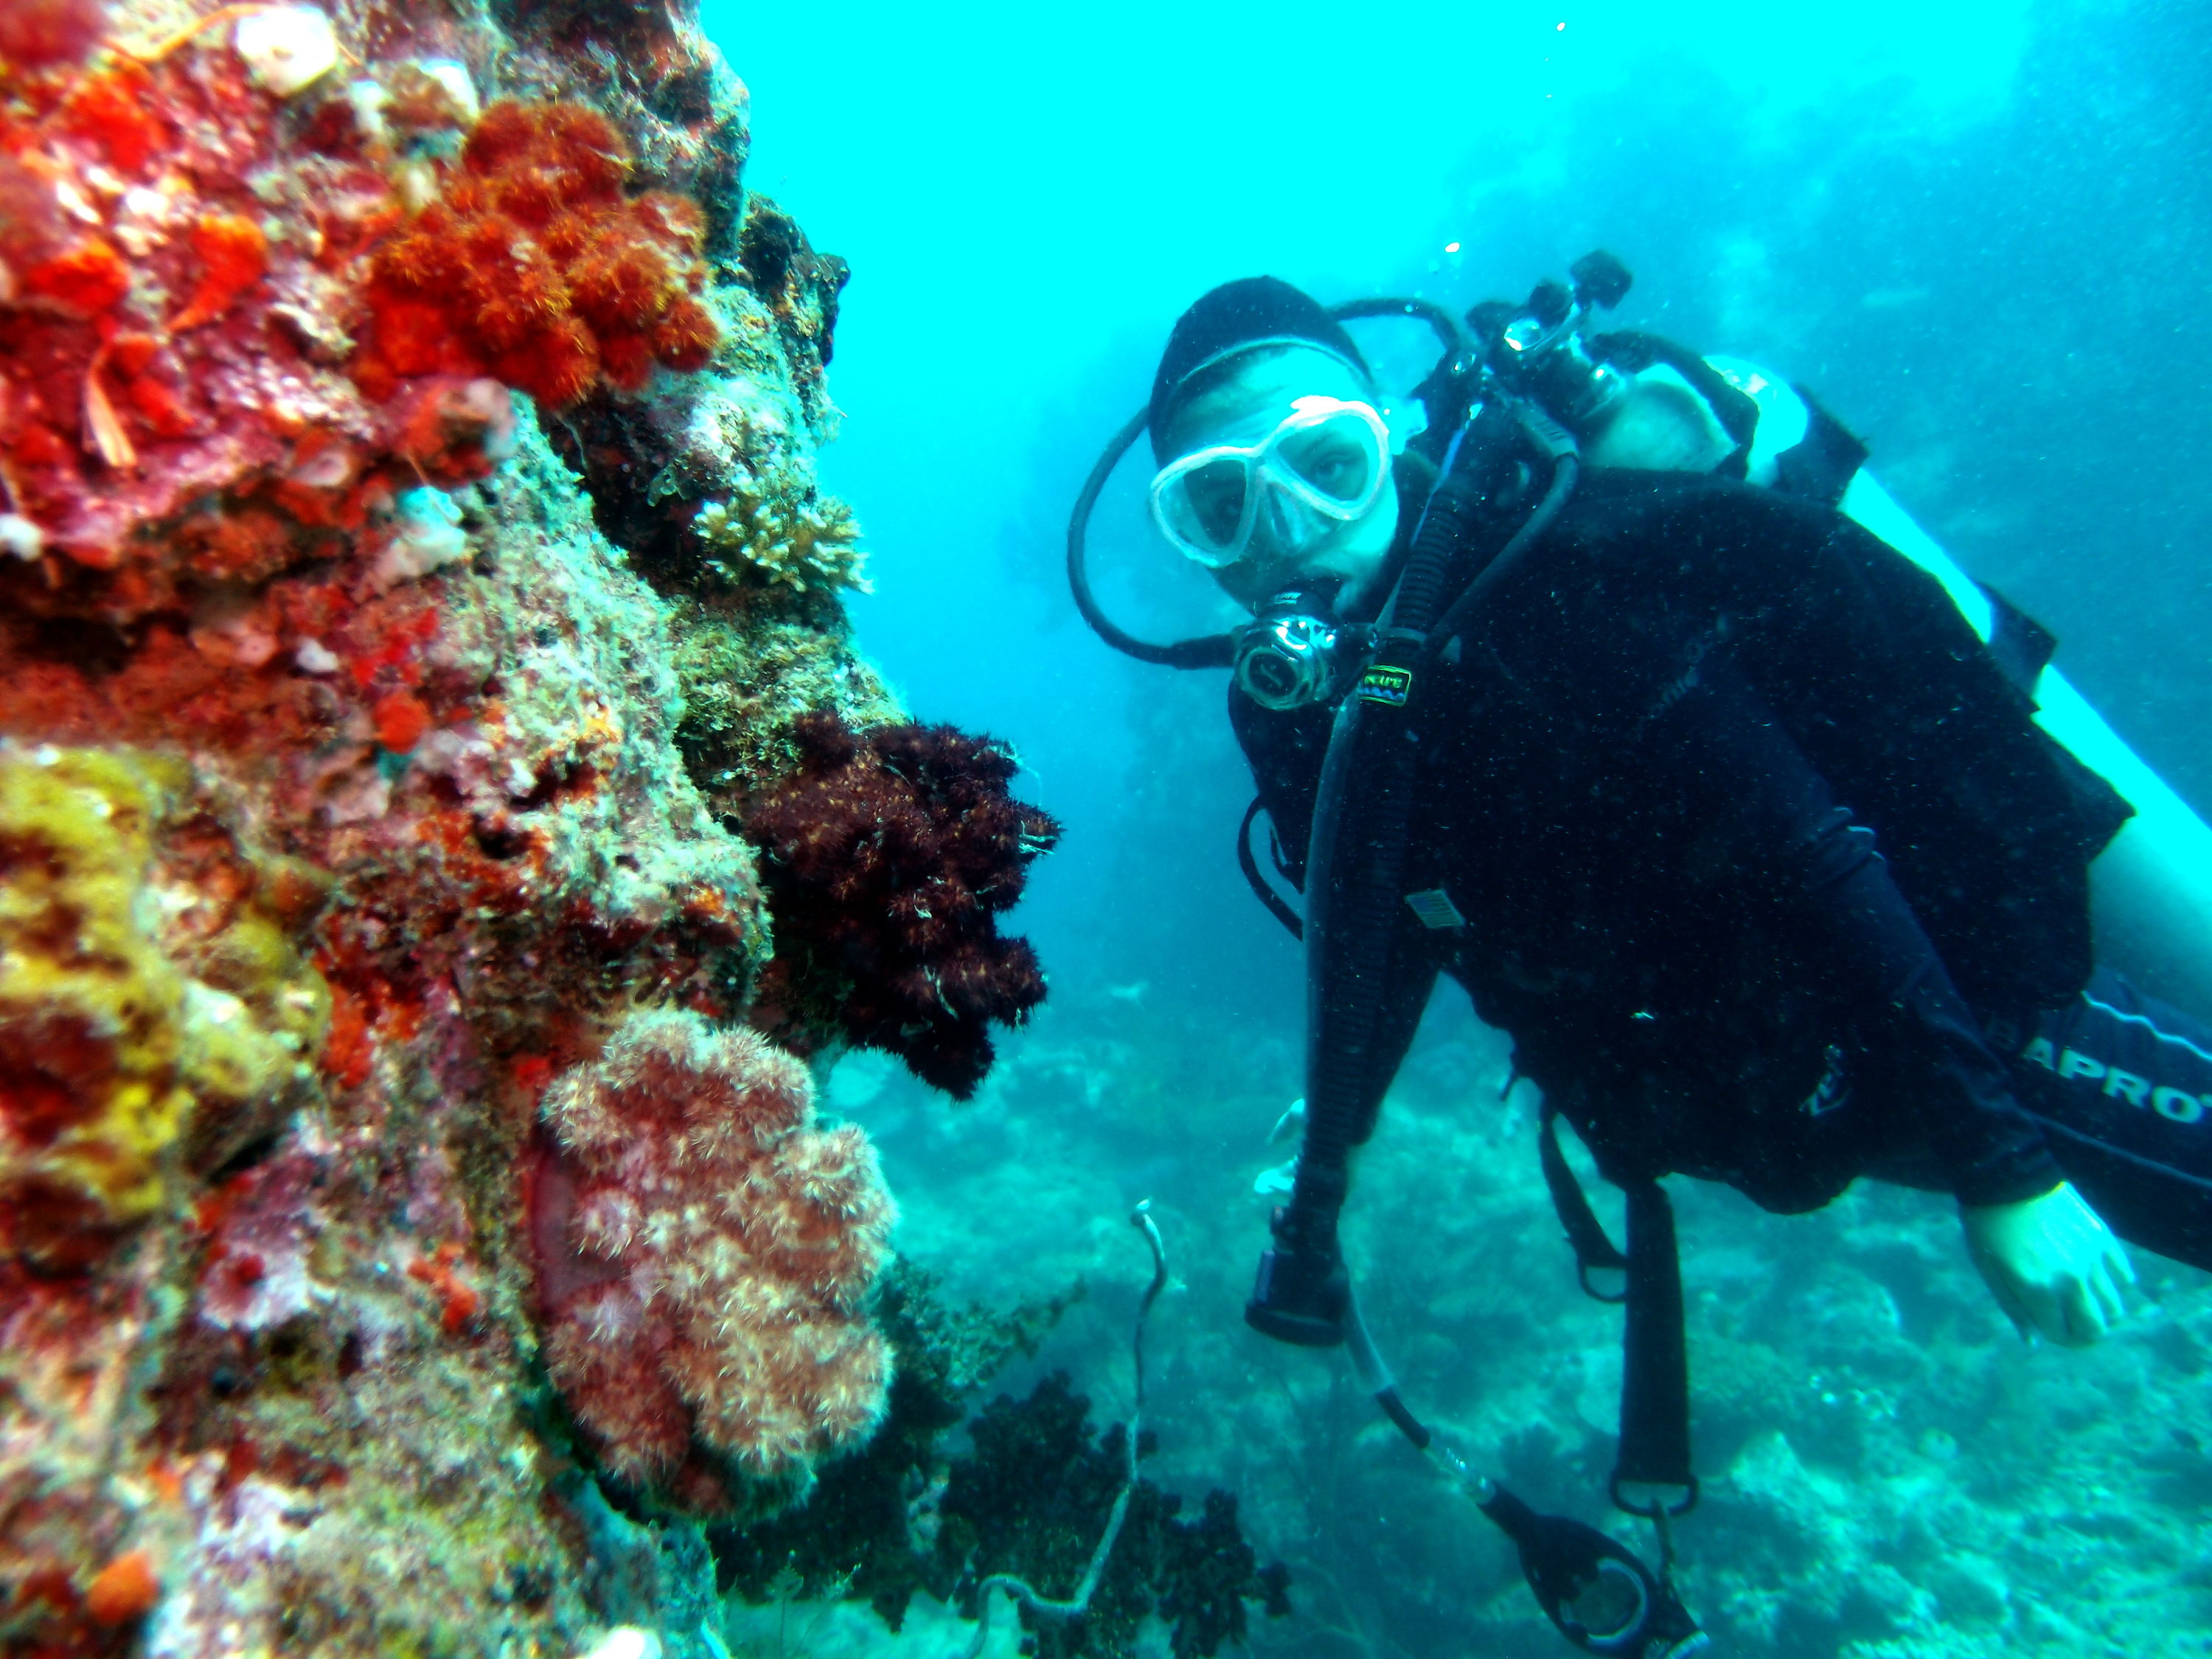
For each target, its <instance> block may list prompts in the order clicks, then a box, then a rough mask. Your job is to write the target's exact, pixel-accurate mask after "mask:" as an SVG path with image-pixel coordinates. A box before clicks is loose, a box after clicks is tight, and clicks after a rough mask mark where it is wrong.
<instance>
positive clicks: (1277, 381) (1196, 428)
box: [1169, 346, 1368, 454]
mask: <svg viewBox="0 0 2212 1659" xmlns="http://www.w3.org/2000/svg"><path fill="white" fill-rule="evenodd" d="M1367 396H1368V392H1367V388H1366V387H1364V386H1362V385H1361V384H1360V383H1359V376H1358V374H1355V373H1354V372H1353V370H1352V366H1351V365H1350V364H1349V363H1346V362H1344V361H1343V359H1341V358H1340V357H1335V356H1331V355H1330V354H1329V353H1328V352H1326V351H1316V350H1310V349H1307V348H1306V347H1304V346H1293V347H1291V349H1288V350H1285V351H1277V352H1266V353H1255V354H1254V356H1253V357H1252V359H1251V361H1250V362H1248V363H1244V364H1242V365H1239V366H1238V367H1237V368H1236V369H1235V372H1233V373H1232V374H1229V375H1228V376H1227V377H1226V378H1225V379H1224V380H1220V381H1218V383H1216V384H1215V385H1213V386H1208V387H1207V388H1206V390H1205V391H1204V392H1200V393H1199V394H1198V395H1197V396H1195V397H1194V398H1191V399H1190V400H1189V401H1188V402H1187V403H1185V404H1183V405H1182V407H1181V408H1179V409H1177V410H1176V413H1175V417H1174V419H1173V420H1172V421H1170V422H1169V441H1170V447H1171V448H1173V449H1175V450H1176V451H1178V452H1179V453H1184V454H1188V453H1189V452H1190V451H1192V450H1194V449H1202V448H1204V447H1206V446H1207V445H1209V444H1218V443H1243V442H1249V441H1253V440H1255V439H1258V438H1261V437H1264V436H1265V435H1267V433H1268V432H1269V431H1271V430H1273V428H1274V427H1275V426H1276V424H1277V423H1278V422H1280V421H1281V420H1282V419H1283V417H1284V416H1286V415H1288V414H1289V413H1290V412H1291V405H1292V404H1295V403H1296V402H1297V400H1298V399H1299V398H1314V397H1321V398H1344V399H1345V400H1346V401H1352V400H1355V399H1364V398H1366V397H1367Z"/></svg>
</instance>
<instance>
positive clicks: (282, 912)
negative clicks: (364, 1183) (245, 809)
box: [0, 744, 330, 1269]
mask: <svg viewBox="0 0 2212 1659" xmlns="http://www.w3.org/2000/svg"><path fill="white" fill-rule="evenodd" d="M320 896H321V895H320V890H319V886H318V885H317V884H316V883H315V881H314V880H313V878H312V876H311V875H309V874H308V873H307V872H304V871H303V870H301V868H300V867H299V866H294V865H292V864H290V863H289V861H285V860H269V859H264V858H261V857H258V856H257V855H255V854H252V853H251V852H250V851H249V850H248V849H246V848H244V847H242V846H241V845H240V842H239V841H238V839H237V837H236V836H234V834H233V833H232V831H231V829H230V828H229V826H228V824H227V823H225V822H224V820H223V817H222V814H221V812H220V810H219V806H218V804H217V803H216V802H215V801H214V800H212V799H210V798H208V797H207V796H206V795H205V794H204V793H203V792H201V791H200V790H199V789H198V788H197V787H196V785H195V783H194V781H193V778H192V775H191V772H190V770H189V769H188V768H187V767H186V766H185V763H183V762H181V761H178V760H173V759H168V758H166V757H158V756H153V755H147V754H137V753H133V752H131V751H129V750H103V749H55V748H52V747H46V746H41V747H38V748H24V747H21V746H19V745H15V744H0V1256H5V1255H15V1256H21V1257H25V1258H27V1259H29V1260H31V1261H34V1262H36V1263H37V1264H38V1265H40V1266H41V1267H47V1268H50V1269H65V1268H75V1267H84V1266H88V1265H89V1264H90V1262H91V1261H94V1260H95V1259H96V1258H97V1257H98V1255H100V1253H101V1252H102V1251H103V1250H104V1249H105V1248H106V1246H107V1244H109V1243H111V1242H112V1240H113V1239H114V1238H115V1237H117V1236H118V1234H119V1233H120V1232H121V1231H123V1230H124V1229H125V1228H127V1227H129V1226H130V1225H131V1224H132V1223H134V1222H137V1221H139V1220H143V1218H146V1217H148V1216H149V1215H151V1214H153V1213H155V1212H156V1211H158V1210H160V1209H161V1208H162V1207H163V1206H165V1204H167V1202H168V1201H169V1200H170V1199H171V1196H172V1193H173V1183H174V1177H175V1176H177V1175H178V1174H179V1173H180V1172H181V1171H183V1170H185V1169H186V1168H187V1167H189V1166H190V1165H191V1164H195V1163H197V1164H209V1163H212V1162H214V1161H216V1160H219V1159H220V1158H222V1157H223V1156H225V1155H227V1153H228V1152H229V1151H230V1150H231V1149H233V1148H234V1147H235V1146H237V1145H239V1144H240V1143H241V1142H242V1141H243V1140H246V1139H252V1137H253V1136H255V1135H258V1134H259V1133H264V1132H265V1131H266V1130H267V1129H268V1128H270V1127H273V1125H274V1121H275V1117H274V1114H275V1113H276V1110H278V1109H281V1108H282V1106H283V1104H284V1103H286V1101H287V1099H288V1097H289V1096H290V1094H291V1093H292V1091H293V1090H294V1089H295V1086H296V1085H299V1084H301V1083H302V1082H304V1081H305V1080H306V1079H307V1077H308V1076H309V1075H310V1063H311V1062H312V1060H313V1057H314V1055H315V1053H316V1051H317V1050H318V1049H319V1047H320V1045H321V1042H322V1037H323V1032H324V1028H325V1024H326V1022H327V1019H328V1015H329V1006H330V1002H329V993H328V991H327V989H326V987H325V986H324V984H323V981H322V978H321V976H320V975H318V974H317V973H316V972H315V970H314V969H313V967H311V966H310V965H308V964H307V963H306V962H305V961H303V960H302V959H301V957H300V956H299V954H298V952H297V951H295V949H294V946H293V944H292V940H291V937H290V934H291V932H292V930H293V928H294V927H296V926H297V925H298V924H299V923H300V922H301V921H303V920H304V919H305V916H306V915H307V912H308V911H310V910H311V909H312V908H313V907H314V906H315V905H316V904H317V903H319V900H320Z"/></svg>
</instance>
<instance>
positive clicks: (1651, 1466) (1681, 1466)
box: [1610, 1180, 1698, 1518]
mask: <svg viewBox="0 0 2212 1659" xmlns="http://www.w3.org/2000/svg"><path fill="white" fill-rule="evenodd" d="M1623 1190H1624V1191H1625V1192H1626V1194H1628V1318H1627V1322H1626V1329H1625V1331H1624V1333H1623V1335H1622V1340H1621V1374H1620V1452H1619V1454H1618V1455H1616V1456H1615V1458H1614V1459H1613V1480H1612V1481H1611V1483H1610V1490H1611V1492H1612V1494H1613V1504H1614V1507H1616V1508H1618V1509H1620V1510H1624V1511H1626V1513H1627V1514H1630V1515H1642V1516H1652V1517H1654V1518H1656V1515H1657V1513H1658V1511H1659V1510H1662V1509H1664V1510H1666V1511H1667V1512H1668V1514H1670V1515H1686V1514H1688V1513H1689V1512H1690V1511H1691V1510H1693V1509H1695V1508H1696V1507H1697V1504H1698V1477H1697V1476H1696V1475H1695V1474H1692V1472H1691V1469H1690V1357H1689V1345H1688V1343H1687V1341H1686V1339H1685V1336H1684V1333H1683V1329H1682V1269H1681V1262H1680V1255H1679V1253H1678V1251H1677V1250H1676V1248H1675V1242H1674V1206H1673V1205H1672V1204H1670V1203H1669V1202H1668V1199H1667V1191H1666V1188H1663V1187H1662V1186H1661V1185H1660V1184H1659V1183H1658V1182H1656V1181H1652V1180H1644V1181H1638V1182H1630V1183H1629V1184H1628V1185H1627V1186H1626V1188H1623ZM1625 1485H1633V1486H1679V1487H1681V1488H1682V1489H1683V1490H1684V1493H1685V1496H1684V1497H1683V1498H1682V1500H1681V1501H1680V1503H1679V1504H1668V1503H1667V1502H1666V1500H1665V1499H1664V1498H1656V1497H1655V1498H1652V1499H1651V1501H1650V1503H1648V1504H1634V1503H1631V1502H1630V1501H1628V1499H1627V1498H1625V1497H1624V1496H1623V1495H1622V1493H1621V1488H1622V1486H1625Z"/></svg>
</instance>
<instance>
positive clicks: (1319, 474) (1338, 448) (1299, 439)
mask: <svg viewBox="0 0 2212 1659" xmlns="http://www.w3.org/2000/svg"><path fill="white" fill-rule="evenodd" d="M1276 453H1278V454H1279V455H1280V456H1281V458H1282V459H1283V461H1284V463H1285V465H1288V466H1289V467H1291V469H1292V470H1293V471H1296V472H1297V475H1298V476H1299V477H1301V478H1304V480H1305V481H1306V482H1307V483H1310V484H1311V485H1312V486H1313V487H1314V488H1315V489H1318V490H1319V491H1321V493H1322V495H1328V496H1331V497H1333V498H1334V499H1335V500H1337V501H1358V499H1359V497H1360V496H1361V495H1364V494H1365V493H1366V490H1367V486H1368V483H1369V480H1370V477H1372V469H1373V467H1374V465H1375V458H1374V455H1373V453H1372V451H1371V446H1370V445H1368V444H1365V443H1363V442H1361V441H1360V438H1359V436H1358V435H1354V434H1352V433H1350V432H1347V431H1346V430H1345V429H1344V428H1342V427H1341V426H1339V425H1336V424H1334V423H1332V424H1331V425H1328V426H1320V427H1316V428H1313V429H1312V430H1310V431H1307V432H1293V433H1291V435H1289V436H1287V437H1285V439H1284V440H1283V441H1282V445H1281V447H1279V449H1278V451H1277V452H1276Z"/></svg>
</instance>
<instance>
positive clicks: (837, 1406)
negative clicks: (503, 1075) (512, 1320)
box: [531, 1010, 892, 1507]
mask: <svg viewBox="0 0 2212 1659" xmlns="http://www.w3.org/2000/svg"><path fill="white" fill-rule="evenodd" d="M541 1111H542V1114H543V1116H544V1121H545V1123H546V1125H547V1127H549V1129H550V1131H551V1133H552V1134H553V1136H554V1138H555V1139H556V1141H557V1143H558V1150H557V1151H550V1150H549V1152H548V1153H547V1154H546V1158H545V1160H544V1164H542V1166H541V1168H540V1169H539V1170H538V1175H537V1177H536V1179H535V1181H534V1182H533V1183H532V1198H531V1209H532V1234H533V1237H534V1239H535V1242H536V1247H537V1255H538V1269H539V1293H540V1297H541V1299H542V1301H543V1303H544V1308H545V1311H546V1315H547V1318H548V1323H549V1326H550V1328H549V1330H548V1333H547V1337H546V1344H545V1355H546V1366H547V1370H549V1372H550V1375H551V1376H552V1378H553V1381H554V1382H555V1383H556V1385H558V1387H559V1388H560V1389H561V1390H562V1394H563V1395H564V1396H565V1397H566V1398H567V1400H568V1407H569V1409H570V1411H571V1412H572V1413H574V1417H575V1419H576V1421H577V1422H578V1424H579V1425H580V1426H581V1428H582V1430H583V1431H584V1433H585V1435H586V1437H587V1439H588V1440H589V1441H590V1442H591V1443H592V1445H593V1447H594V1448H595V1449H596V1450H597V1451H598V1453H599V1458H600V1461H601V1462H602V1463H603V1464H604V1465H605V1467H606V1468H608V1469H610V1470H611V1472H613V1473H614V1474H617V1475H618V1476H620V1477H621V1478H622V1479H623V1480H627V1481H629V1482H630V1483H632V1484H633V1485H635V1486H651V1487H656V1488H659V1489H660V1490H662V1491H664V1492H673V1493H676V1494H678V1495H680V1496H684V1497H685V1498H688V1501H689V1502H690V1503H691V1504H693V1505H695V1506H700V1507H714V1505H715V1504H716V1502H717V1501H718V1499H719V1498H723V1497H726V1487H725V1486H724V1485H723V1483H722V1480H721V1478H720V1473H719V1468H718V1466H719V1467H720V1468H726V1467H727V1466H729V1465H732V1464H733V1465H735V1466H736V1467H737V1468H740V1469H743V1470H745V1471H748V1472H750V1473H753V1474H781V1473H784V1472H787V1471H789V1470H792V1469H794V1468H804V1467H805V1465H806V1464H807V1463H809V1462H811V1460H812V1459H813V1457H814V1456H815V1455H817V1454H818V1453H820V1452H823V1451H826V1450H828V1449H832V1448H834V1447H836V1446H839V1445H842V1444H844V1443H848V1442H850V1441H852V1440H854V1439H855V1438H857V1437H860V1436H861V1435H863V1434H865V1433H866V1431H868V1430H870V1429H871V1428H872V1427H873V1426H874V1425H875V1424H876V1422H877V1421H878V1419H880V1418H881V1416H882V1414H883V1410H884V1389H885V1386H886V1384H887V1383H888V1381H889V1371H890V1362H889V1357H888V1355H887V1353H886V1352H885V1349H884V1342H883V1339H882V1338H881V1336H880V1335H878V1333H877V1332H876V1331H875V1329H874V1328H873V1327H872V1326H871V1325H870V1323H869V1322H868V1319H867V1316H866V1313H865V1311H864V1310H863V1308H862V1303H863V1301H864V1299H865V1297H866V1294H867V1292H868V1290H869V1288H870V1286H871V1285H872V1284H873V1282H874V1280H875V1276H876V1273H877V1272H878V1268H879V1267H881V1265H882V1261H883V1257H884V1248H885V1243H886V1239H887V1237H888V1235H889V1232H890V1224H891V1220H892V1209H891V1202H890V1194H888V1193H887V1192H886V1191H885V1190H884V1186H883V1182H882V1178H881V1176H879V1175H878V1173H877V1169H876V1158H875V1149H874V1148H873V1147H872V1146H870V1145H869V1144H868V1139H867V1137H866V1135H864V1134H863V1133H861V1132H860V1130H859V1129H857V1128H854V1127H849V1126H848V1127H843V1128H838V1129H826V1130H825V1129H821V1128H817V1127H815V1123H814V1105H813V1087H812V1083H811V1079H809V1077H808V1075H807V1073H806V1068H805V1066H803V1065H801V1064H800V1063H799V1061H798V1060H794V1059H793V1058H792V1057H791V1056H790V1055H788V1054H783V1053H781V1052H780V1051H778V1050H777V1049H775V1048H771V1047H770V1046H769V1044H768V1043H767V1042H764V1041H763V1039H762V1038H761V1037H759V1036H757V1035H756V1034H754V1033H753V1032H750V1031H746V1030H720V1029H717V1028H716V1027H715V1026H714V1025H712V1024H709V1023H708V1021H706V1020H704V1019H702V1018H700V1017H699V1016H697V1015H696V1014H690V1013H684V1012H675V1011H672V1010H671V1011H659V1012H646V1013H637V1014H633V1015H632V1016H630V1018H629V1019H628V1020H627V1021H626V1022H625V1023H624V1024H623V1026H622V1028H621V1029H620V1030H618V1031H617V1034H616V1036H614V1038H613V1040H612V1041H611V1042H609V1043H608V1044H607V1047H606V1048H605V1052H604V1053H603V1054H601V1055H600V1057H599V1059H598V1060H596V1061H593V1062H592V1063H590V1064H587V1065H584V1066H577V1067H575V1068H574V1069H572V1070H571V1071H569V1072H568V1073H564V1074H563V1075H562V1077H560V1078H559V1079H556V1080H555V1082H554V1083H553V1085H552V1086H551V1087H550V1089H548V1090H547V1091H546V1094H545V1097H544V1102H543V1103H542V1105H541Z"/></svg>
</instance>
